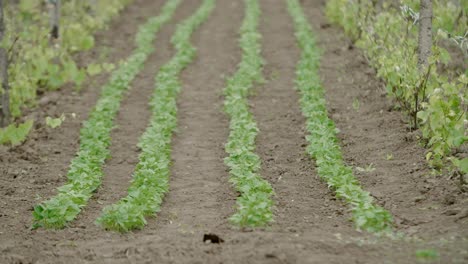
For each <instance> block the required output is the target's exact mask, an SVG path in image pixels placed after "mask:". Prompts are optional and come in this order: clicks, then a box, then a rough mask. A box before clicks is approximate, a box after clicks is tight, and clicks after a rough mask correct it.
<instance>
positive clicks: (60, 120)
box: [45, 114, 65, 128]
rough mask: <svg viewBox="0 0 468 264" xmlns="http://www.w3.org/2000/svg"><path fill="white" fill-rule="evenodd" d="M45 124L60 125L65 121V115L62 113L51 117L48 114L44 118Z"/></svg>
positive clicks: (55, 126)
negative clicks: (56, 116)
mask: <svg viewBox="0 0 468 264" xmlns="http://www.w3.org/2000/svg"><path fill="white" fill-rule="evenodd" d="M45 121H46V125H47V126H48V127H50V128H57V127H59V126H61V125H62V123H63V122H64V121H65V115H64V114H62V115H61V116H60V117H58V118H52V117H50V116H48V117H46V119H45Z"/></svg>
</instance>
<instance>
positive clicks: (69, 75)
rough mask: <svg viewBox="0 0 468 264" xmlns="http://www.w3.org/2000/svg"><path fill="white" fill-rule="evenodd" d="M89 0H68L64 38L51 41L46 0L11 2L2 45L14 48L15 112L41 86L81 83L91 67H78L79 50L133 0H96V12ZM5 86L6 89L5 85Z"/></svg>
mask: <svg viewBox="0 0 468 264" xmlns="http://www.w3.org/2000/svg"><path fill="white" fill-rule="evenodd" d="M88 2H89V1H82V0H68V1H62V8H61V18H60V21H61V22H60V23H61V28H60V36H61V39H60V42H59V43H57V44H52V45H51V44H50V43H49V31H50V28H49V17H48V13H47V10H46V8H45V4H44V3H45V1H38V0H20V1H19V3H18V4H17V5H16V4H14V3H10V4H7V5H6V7H5V9H6V10H5V24H6V29H7V31H6V33H5V38H4V42H3V43H2V45H3V46H4V47H5V48H7V49H9V50H10V48H11V51H12V53H11V54H10V65H9V69H8V73H9V81H10V86H11V91H10V108H11V113H12V116H13V117H18V116H20V115H21V108H22V107H25V106H32V105H34V104H35V99H36V94H37V91H38V90H54V89H58V88H59V87H61V86H62V85H63V84H65V83H68V82H71V83H74V84H76V85H77V86H81V84H82V83H83V82H84V80H85V78H86V76H87V72H86V69H85V68H80V67H78V65H77V63H76V61H75V59H74V58H73V56H72V55H73V53H75V52H78V51H84V50H89V49H90V48H92V47H93V46H94V37H93V33H94V32H95V31H96V30H98V29H102V28H103V27H104V26H105V25H106V24H107V23H108V22H109V20H110V19H111V18H112V17H113V16H115V15H116V14H118V12H119V11H120V10H121V9H122V8H123V7H124V6H125V5H127V4H128V3H130V2H131V0H96V3H97V8H96V10H95V11H94V12H93V13H94V15H91V12H90V7H89V6H88ZM0 92H1V91H0Z"/></svg>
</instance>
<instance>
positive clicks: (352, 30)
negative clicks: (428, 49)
mask: <svg viewBox="0 0 468 264" xmlns="http://www.w3.org/2000/svg"><path fill="white" fill-rule="evenodd" d="M418 2H419V1H415V0H404V1H402V2H401V6H399V8H395V7H394V6H387V5H384V6H383V7H382V8H381V10H380V11H379V12H377V10H378V8H377V7H376V6H375V5H374V4H373V3H374V2H372V1H370V0H363V1H349V0H330V1H328V2H327V16H328V17H329V19H330V20H331V21H332V22H333V23H336V24H338V25H340V26H342V27H343V28H344V30H345V33H346V34H347V35H348V36H350V37H351V38H352V39H353V40H354V41H356V45H357V46H358V47H360V48H362V49H363V50H364V52H365V55H366V56H367V57H368V59H369V62H370V64H371V66H373V67H374V68H375V69H376V70H377V76H378V77H380V78H382V79H383V80H384V81H385V82H386V88H387V92H388V94H389V95H390V96H391V97H392V98H394V99H395V101H396V102H397V105H398V106H399V107H400V108H401V109H403V110H404V111H405V112H406V113H407V114H408V116H409V117H410V118H409V122H410V125H411V127H412V128H420V130H421V132H422V137H423V143H424V144H425V145H426V146H427V147H428V149H429V150H428V152H427V154H426V159H427V160H428V161H429V163H430V164H431V165H432V166H433V167H434V168H436V169H441V168H443V167H444V165H445V164H446V161H447V160H451V161H452V162H453V164H454V165H455V166H456V167H458V169H459V170H460V171H461V172H462V173H465V174H468V170H467V167H468V158H464V159H458V158H456V157H455V156H454V154H456V153H458V152H463V148H464V146H465V148H466V143H467V139H468V104H467V102H468V77H467V74H468V71H467V70H466V69H465V72H452V73H447V72H443V73H441V72H440V71H438V68H440V67H439V66H440V65H446V64H448V63H449V61H450V55H449V53H448V52H447V50H445V49H444V48H443V47H442V46H441V45H438V44H439V43H441V40H443V39H448V40H449V41H452V42H454V43H456V44H457V45H458V46H459V47H460V48H461V49H462V51H463V52H464V56H465V60H466V56H467V53H466V52H467V47H468V39H467V37H468V28H467V26H466V23H467V19H468V18H467V15H466V14H467V12H468V9H467V6H468V5H467V1H466V0H460V6H458V7H457V6H455V5H453V4H452V3H451V2H448V1H443V0H439V1H434V21H433V28H434V31H435V32H436V34H435V36H436V37H435V38H434V41H433V45H432V56H431V57H430V58H429V65H428V66H427V67H425V68H424V69H422V70H421V69H419V67H418V66H419V65H418V57H417V55H418V54H417V50H418V37H417V36H418V22H419V13H418V9H419V4H418ZM457 74H458V76H457Z"/></svg>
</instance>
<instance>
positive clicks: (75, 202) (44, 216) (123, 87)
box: [33, 0, 180, 228]
mask: <svg viewBox="0 0 468 264" xmlns="http://www.w3.org/2000/svg"><path fill="white" fill-rule="evenodd" d="M179 2H180V0H169V1H168V2H167V3H166V4H165V6H164V7H163V9H162V11H161V14H160V15H159V16H156V17H152V18H150V19H149V20H148V21H147V22H146V23H145V24H144V25H142V26H141V27H140V28H139V31H138V33H137V36H136V45H137V47H136V49H135V50H134V51H133V53H132V54H131V55H130V57H129V58H128V59H127V60H126V61H125V62H123V63H122V64H121V65H120V67H119V68H118V69H117V70H115V71H114V72H113V73H112V76H111V78H110V80H109V82H108V83H107V84H106V85H105V86H104V87H103V88H102V92H101V95H100V98H99V100H98V102H97V104H96V106H95V108H94V109H93V111H92V112H91V114H90V116H89V118H88V120H87V121H86V122H85V123H84V124H83V127H82V129H81V131H80V149H79V151H78V153H77V155H76V157H75V158H74V159H73V160H72V162H71V165H70V169H69V171H68V174H67V178H68V183H67V184H65V185H64V186H62V187H60V188H58V195H56V196H54V197H53V198H51V199H50V200H47V201H45V202H43V203H42V204H39V205H37V206H35V207H34V212H33V216H34V221H35V224H34V226H35V227H39V226H44V227H49V228H62V227H64V226H65V225H66V224H67V222H70V221H72V220H73V219H75V217H76V216H77V215H78V214H79V213H80V211H81V208H82V207H84V206H85V205H86V204H87V202H88V200H89V198H90V197H91V196H92V194H93V192H94V191H96V189H97V188H98V187H99V186H100V184H101V178H102V177H103V172H102V166H103V164H104V162H105V160H106V159H107V158H108V157H109V155H110V153H109V145H110V142H111V138H110V132H111V130H112V128H113V127H114V122H113V121H114V118H115V116H116V114H117V112H118V110H119V108H120V102H121V100H122V98H123V95H124V93H125V92H126V91H127V90H128V89H129V87H130V82H131V81H132V80H133V79H134V78H135V76H136V75H137V74H138V72H139V71H140V70H141V69H142V67H143V65H144V63H145V61H146V60H147V58H148V56H149V55H150V54H151V53H152V52H153V51H154V44H153V42H154V40H155V37H156V33H157V32H158V31H159V29H160V28H161V27H162V26H163V25H164V24H165V23H166V22H168V21H169V20H170V18H171V17H172V15H173V14H174V11H175V9H176V8H177V6H178V5H179Z"/></svg>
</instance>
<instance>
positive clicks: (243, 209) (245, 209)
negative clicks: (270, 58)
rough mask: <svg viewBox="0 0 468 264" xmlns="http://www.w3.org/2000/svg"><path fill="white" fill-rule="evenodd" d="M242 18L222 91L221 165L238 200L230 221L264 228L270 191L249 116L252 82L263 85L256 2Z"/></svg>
mask: <svg viewBox="0 0 468 264" xmlns="http://www.w3.org/2000/svg"><path fill="white" fill-rule="evenodd" d="M244 2H245V17H244V21H243V23H242V27H241V30H240V34H241V35H240V41H239V42H240V47H241V49H242V52H243V53H242V61H241V62H240V64H239V66H238V70H237V72H236V73H235V74H234V75H233V76H232V77H230V78H228V80H227V86H226V88H225V89H224V96H225V100H224V110H225V112H226V113H227V115H228V116H229V117H230V125H229V128H230V133H229V138H228V142H227V143H226V146H225V150H226V152H227V153H228V154H229V156H228V157H227V158H225V160H224V163H225V164H226V165H227V166H228V167H229V174H230V182H231V183H233V184H234V186H235V187H236V189H237V191H238V192H240V196H239V198H238V199H237V212H236V213H235V214H234V215H233V216H232V217H231V219H230V220H231V221H232V222H233V223H234V224H236V225H239V226H249V227H256V226H264V225H266V224H268V223H270V222H272V221H273V213H272V206H273V201H272V199H271V196H272V195H273V194H274V193H273V188H272V187H271V185H270V184H269V183H268V182H267V181H266V180H264V179H262V177H261V176H260V175H259V173H258V171H259V170H260V158H259V157H258V155H257V154H255V153H254V151H255V138H256V137H257V133H258V127H257V124H256V122H255V120H254V117H253V115H252V114H251V113H250V112H249V105H248V101H247V100H248V99H247V97H248V95H249V92H250V90H251V89H252V87H253V85H254V83H255V82H257V83H258V82H262V81H263V76H262V67H263V64H264V62H263V59H262V57H261V55H260V54H261V47H260V43H259V42H260V38H261V35H260V34H259V33H258V29H257V28H258V23H259V22H258V21H259V17H260V7H259V4H258V1H257V0H245V1H244Z"/></svg>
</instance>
